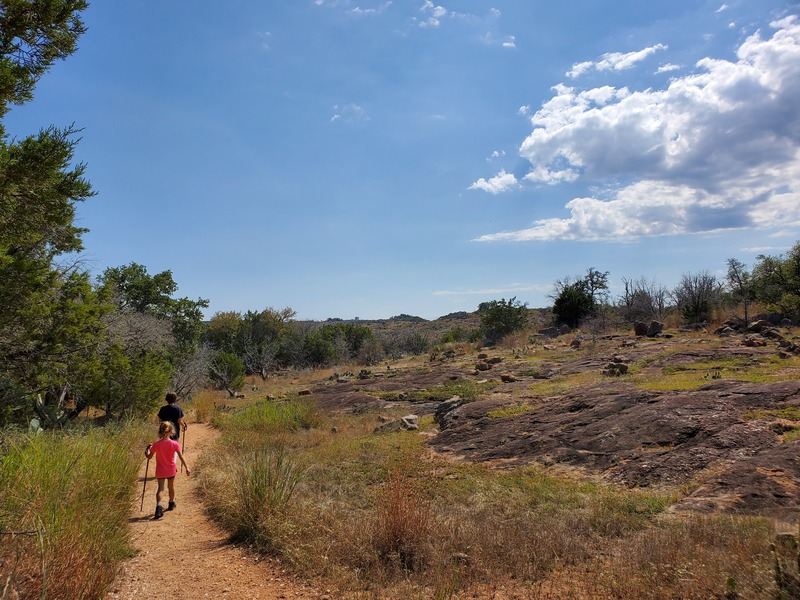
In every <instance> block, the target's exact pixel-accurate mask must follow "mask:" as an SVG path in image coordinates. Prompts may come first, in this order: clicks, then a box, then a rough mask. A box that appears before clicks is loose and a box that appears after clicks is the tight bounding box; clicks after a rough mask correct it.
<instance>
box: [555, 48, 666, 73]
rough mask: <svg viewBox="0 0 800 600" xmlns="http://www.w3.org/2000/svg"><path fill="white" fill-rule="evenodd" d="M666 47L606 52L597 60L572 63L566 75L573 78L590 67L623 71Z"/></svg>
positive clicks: (598, 69) (599, 69) (600, 69)
mask: <svg viewBox="0 0 800 600" xmlns="http://www.w3.org/2000/svg"><path fill="white" fill-rule="evenodd" d="M666 49H667V46H665V45H664V44H656V45H655V46H650V47H648V48H643V49H641V50H636V51H635V52H607V53H605V54H603V56H602V59H601V60H599V61H597V62H594V61H591V60H590V61H585V62H580V63H575V64H574V65H572V68H571V69H570V70H569V71H567V73H566V75H567V77H569V78H571V79H575V78H576V77H580V76H581V75H583V74H584V73H586V72H587V71H589V70H590V69H595V70H597V71H624V70H626V69H631V68H633V67H634V66H636V64H637V63H639V62H641V61H643V60H645V59H646V58H648V57H649V56H651V55H652V54H655V53H656V52H658V51H659V50H666Z"/></svg>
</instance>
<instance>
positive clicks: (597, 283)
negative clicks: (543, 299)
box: [553, 267, 608, 327]
mask: <svg viewBox="0 0 800 600" xmlns="http://www.w3.org/2000/svg"><path fill="white" fill-rule="evenodd" d="M555 288H556V291H555V293H554V295H553V317H554V319H555V321H556V324H562V323H563V324H566V325H569V326H570V327H578V326H579V325H580V324H581V321H583V320H584V319H586V318H587V317H591V316H593V315H596V314H598V312H599V308H600V307H601V306H605V305H606V304H607V302H608V271H598V270H597V269H595V268H594V267H589V269H588V270H587V271H586V275H584V276H583V278H581V279H577V278H576V279H575V280H572V279H570V278H568V279H565V280H564V281H557V282H556V285H555Z"/></svg>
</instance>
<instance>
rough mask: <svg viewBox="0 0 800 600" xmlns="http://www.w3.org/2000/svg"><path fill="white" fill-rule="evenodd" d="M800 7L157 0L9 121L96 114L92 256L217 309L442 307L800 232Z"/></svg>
mask: <svg viewBox="0 0 800 600" xmlns="http://www.w3.org/2000/svg"><path fill="white" fill-rule="evenodd" d="M798 13H800V5H798V3H796V2H785V1H779V0H730V1H729V2H726V3H724V4H723V3H722V2H720V1H716V2H706V1H703V0H652V1H649V2H642V1H641V0H617V1H615V2H600V1H598V0H574V1H572V0H570V1H565V2H544V1H540V0H497V1H496V2H492V3H487V2H477V1H464V0H462V1H458V2H455V1H454V2H446V1H444V3H443V4H437V3H434V2H430V1H428V0H414V1H413V2H407V1H399V0H394V1H389V0H358V1H356V0H353V1H350V0H275V1H271V2H263V1H257V0H228V1H226V2H219V1H210V0H195V1H194V2H192V3H185V2H163V1H159V2H156V1H153V0H140V1H137V2H100V1H99V0H95V2H93V3H92V4H91V6H90V8H89V9H88V10H87V11H86V12H85V14H84V18H85V21H86V24H87V25H88V27H89V30H88V32H87V33H86V34H85V36H84V37H83V38H81V41H80V47H79V49H78V51H77V52H76V53H75V54H74V55H73V56H72V57H70V58H69V59H67V60H66V61H65V62H61V63H58V64H56V65H55V66H54V67H53V68H52V70H51V72H50V73H48V74H47V75H46V76H45V77H44V78H43V79H42V80H41V82H40V83H39V85H38V87H37V89H36V97H35V99H34V101H33V102H31V103H29V104H27V105H24V106H22V107H15V108H14V109H12V111H11V113H9V115H8V116H7V117H6V127H7V130H8V132H9V134H10V135H12V136H16V137H22V136H25V135H28V134H31V133H35V132H36V131H38V129H39V128H41V127H44V126H48V125H50V124H55V125H58V126H66V125H69V124H71V123H74V124H75V126H77V127H80V128H82V129H83V132H82V134H81V135H82V139H81V141H80V143H79V145H78V147H77V150H76V158H77V159H78V160H79V161H82V162H85V163H86V164H87V167H88V170H87V176H88V178H89V179H90V180H91V182H92V184H93V186H94V188H95V190H96V191H97V196H96V197H94V198H91V199H90V200H88V201H87V202H85V203H83V204H82V205H80V207H79V209H78V223H79V225H81V226H83V227H87V228H89V229H90V232H89V233H87V234H86V235H85V238H84V242H85V247H86V252H85V259H86V265H87V266H88V267H89V268H90V269H91V270H92V271H93V272H95V273H100V272H102V270H103V269H105V268H106V267H109V266H120V265H124V264H128V263H130V262H137V263H140V264H143V265H145V266H146V267H147V268H148V270H149V272H150V273H157V272H160V271H163V270H166V269H169V270H171V271H172V273H173V277H174V279H175V281H176V282H177V283H178V285H179V290H178V294H179V295H181V296H188V297H190V298H198V297H202V298H206V299H208V300H209V301H210V307H209V309H208V311H207V316H211V315H213V314H214V313H215V312H217V311H226V310H239V311H246V310H260V309H262V308H265V307H274V308H283V307H286V306H289V307H291V308H293V309H295V310H296V311H297V317H298V318H301V319H325V318H328V317H341V318H352V317H360V318H370V319H371V318H388V317H391V316H393V315H397V314H400V313H408V314H414V315H419V316H422V317H424V318H428V319H434V318H437V317H439V316H442V315H445V314H447V313H450V312H454V311H460V310H467V311H472V310H475V309H476V308H477V306H478V304H479V303H480V302H484V301H487V300H493V299H500V298H506V299H507V298H510V297H516V298H517V300H519V301H521V302H527V303H528V305H529V306H531V307H540V306H547V305H549V304H551V300H550V299H549V295H550V294H551V293H552V291H553V285H554V283H555V282H556V281H557V280H563V279H565V278H567V277H579V276H582V275H584V274H585V273H586V271H587V269H589V268H590V267H592V268H595V269H597V270H600V271H608V272H609V281H610V283H611V286H612V287H611V292H612V295H613V296H616V295H618V294H619V293H620V291H621V289H620V288H621V285H622V279H623V278H626V279H628V280H630V279H636V278H640V277H645V278H647V279H648V280H655V281H657V282H659V283H660V284H662V285H665V286H667V287H673V286H674V285H676V284H677V283H678V281H679V280H680V277H681V275H682V274H685V273H693V272H697V271H701V270H708V271H710V272H712V273H717V274H720V275H721V274H723V273H724V270H725V260H726V259H728V258H737V259H739V260H741V261H743V262H744V263H745V264H748V265H752V264H753V263H754V261H755V257H756V256H757V255H759V254H770V255H778V254H782V253H783V252H785V251H786V250H788V249H789V248H790V247H791V246H792V245H793V244H794V243H795V242H797V241H798V240H800V197H799V196H798V193H799V192H800V160H798V159H800V18H798V17H797V15H798Z"/></svg>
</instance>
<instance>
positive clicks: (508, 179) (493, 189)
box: [469, 170, 517, 194]
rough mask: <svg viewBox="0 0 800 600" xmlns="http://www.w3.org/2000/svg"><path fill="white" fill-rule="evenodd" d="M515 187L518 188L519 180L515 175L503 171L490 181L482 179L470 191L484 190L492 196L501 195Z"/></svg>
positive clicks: (470, 187)
mask: <svg viewBox="0 0 800 600" xmlns="http://www.w3.org/2000/svg"><path fill="white" fill-rule="evenodd" d="M515 187H517V178H516V177H515V176H514V174H513V173H506V172H505V171H504V170H502V171H500V172H499V173H498V174H497V175H495V176H494V177H491V178H490V179H489V180H488V181H487V180H486V179H484V178H483V177H481V178H480V179H478V181H476V182H475V183H473V184H472V185H471V186H469V189H471V190H483V191H485V192H489V193H490V194H499V193H500V192H505V191H508V190H510V189H512V188H515Z"/></svg>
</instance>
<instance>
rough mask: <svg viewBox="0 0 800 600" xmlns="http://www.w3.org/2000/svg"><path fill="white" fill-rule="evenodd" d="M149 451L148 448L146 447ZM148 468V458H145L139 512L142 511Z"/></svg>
mask: <svg viewBox="0 0 800 600" xmlns="http://www.w3.org/2000/svg"><path fill="white" fill-rule="evenodd" d="M147 449H148V450H149V449H150V446H148V447H147ZM149 467H150V457H149V456H148V457H147V462H146V463H145V465H144V485H142V505H141V506H140V507H139V512H142V511H143V510H144V490H145V488H147V469H148V468H149Z"/></svg>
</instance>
